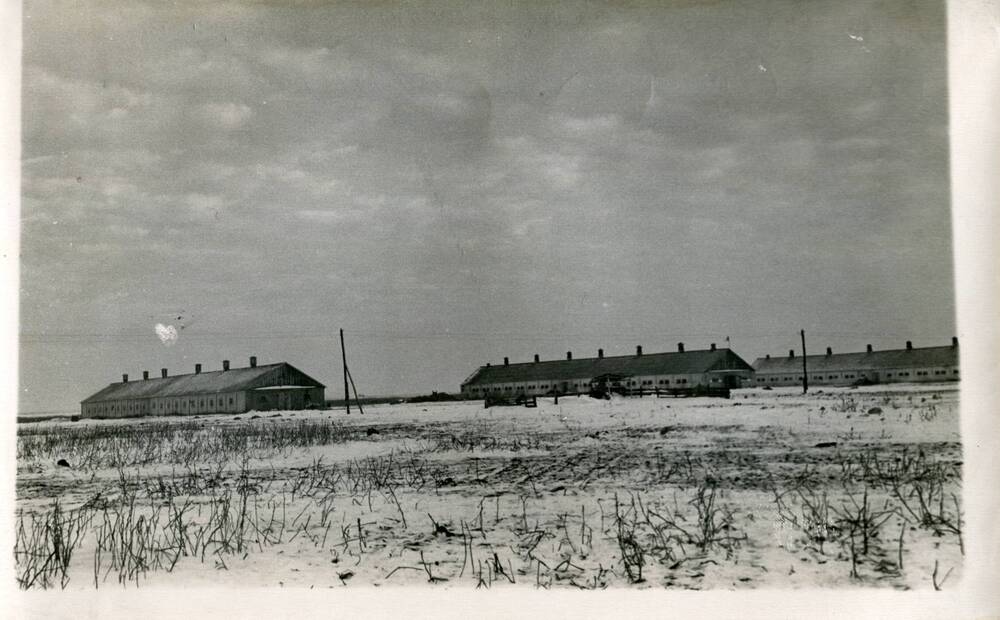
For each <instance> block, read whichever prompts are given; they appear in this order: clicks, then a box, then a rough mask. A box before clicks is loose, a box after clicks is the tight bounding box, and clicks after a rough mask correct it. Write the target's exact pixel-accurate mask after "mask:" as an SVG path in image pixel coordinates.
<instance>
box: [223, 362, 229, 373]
mask: <svg viewBox="0 0 1000 620" xmlns="http://www.w3.org/2000/svg"><path fill="white" fill-rule="evenodd" d="M222 370H223V372H225V371H227V370H229V360H222Z"/></svg>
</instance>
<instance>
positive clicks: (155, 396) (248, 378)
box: [80, 357, 325, 418]
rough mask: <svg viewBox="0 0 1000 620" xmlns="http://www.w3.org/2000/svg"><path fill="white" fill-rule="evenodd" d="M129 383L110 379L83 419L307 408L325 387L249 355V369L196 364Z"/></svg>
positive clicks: (86, 404)
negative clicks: (210, 369) (208, 367)
mask: <svg viewBox="0 0 1000 620" xmlns="http://www.w3.org/2000/svg"><path fill="white" fill-rule="evenodd" d="M160 375H161V376H160V377H158V378H153V379H151V378H149V372H148V371H143V373H142V379H140V380H134V381H129V377H128V375H122V381H121V383H112V384H111V385H109V386H108V387H106V388H104V389H103V390H101V391H100V392H97V393H96V394H94V395H93V396H90V397H89V398H87V399H85V400H83V401H82V402H81V403H80V414H81V417H85V418H124V417H134V416H151V415H192V414H200V413H243V412H246V411H251V410H257V411H268V410H272V409H280V410H288V409H309V408H314V407H322V406H323V403H324V394H323V391H324V388H325V386H324V385H323V384H322V383H320V382H319V381H316V380H315V379H313V378H311V377H309V376H308V375H306V374H305V373H303V372H302V371H300V370H298V369H297V368H295V367H294V366H292V365H291V364H288V363H285V362H281V363H278V364H265V365H263V366H258V365H257V358H256V357H251V358H250V366H248V367H246V368H233V369H230V368H229V361H228V360H225V361H223V362H222V370H217V371H213V372H202V371H201V364H195V367H194V374H187V375H176V376H172V377H171V376H167V369H166V368H164V369H162V370H161V371H160Z"/></svg>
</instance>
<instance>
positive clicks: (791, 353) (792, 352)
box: [788, 349, 795, 358]
mask: <svg viewBox="0 0 1000 620" xmlns="http://www.w3.org/2000/svg"><path fill="white" fill-rule="evenodd" d="M788 357H789V358H793V357H795V349H789V350H788Z"/></svg>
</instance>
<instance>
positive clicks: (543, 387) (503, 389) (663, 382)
mask: <svg viewBox="0 0 1000 620" xmlns="http://www.w3.org/2000/svg"><path fill="white" fill-rule="evenodd" d="M712 381H719V379H717V378H715V379H712ZM687 382H688V380H687V379H675V380H674V383H675V384H677V385H682V384H686V383H687ZM626 385H627V386H629V387H637V386H639V385H640V383H637V382H636V381H634V380H633V381H628V382H626ZM641 385H649V386H652V385H670V379H659V380H657V381H655V382H654V381H653V380H652V379H644V380H642V381H641ZM550 387H551V388H553V389H555V388H556V385H555V384H552V385H549V384H544V383H543V384H540V385H537V386H535V385H528V386H523V385H519V386H516V387H515V386H510V385H506V386H503V387H500V386H494V387H483V388H479V387H475V386H474V387H472V388H471V390H470V391H472V392H473V393H477V394H478V393H479V392H480V391H481V392H483V393H484V394H485V393H488V392H510V391H513V390H515V389H516V390H517V391H519V392H523V391H524V390H526V389H527V390H534V389H539V390H547V389H549V388H550ZM567 387H572V388H576V389H578V390H580V389H587V388H589V387H590V384H589V383H587V382H583V383H568V384H567Z"/></svg>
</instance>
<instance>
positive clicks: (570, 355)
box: [566, 351, 573, 360]
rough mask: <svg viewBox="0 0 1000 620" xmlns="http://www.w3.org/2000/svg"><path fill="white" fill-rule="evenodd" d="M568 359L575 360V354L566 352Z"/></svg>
mask: <svg viewBox="0 0 1000 620" xmlns="http://www.w3.org/2000/svg"><path fill="white" fill-rule="evenodd" d="M566 359H568V360H571V359H573V352H572V351H566Z"/></svg>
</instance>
